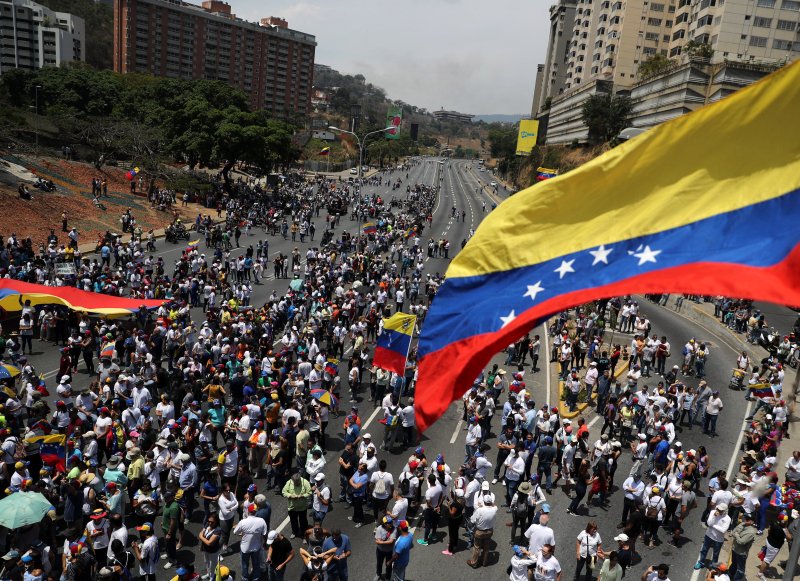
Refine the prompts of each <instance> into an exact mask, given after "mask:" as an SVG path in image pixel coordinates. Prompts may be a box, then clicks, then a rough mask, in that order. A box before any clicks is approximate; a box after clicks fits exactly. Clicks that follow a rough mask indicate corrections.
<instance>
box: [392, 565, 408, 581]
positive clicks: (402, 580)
mask: <svg viewBox="0 0 800 581" xmlns="http://www.w3.org/2000/svg"><path fill="white" fill-rule="evenodd" d="M392 581H406V565H403V566H399V565H395V566H394V567H392Z"/></svg>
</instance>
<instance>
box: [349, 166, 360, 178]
mask: <svg viewBox="0 0 800 581" xmlns="http://www.w3.org/2000/svg"><path fill="white" fill-rule="evenodd" d="M350 175H354V176H357V175H358V169H356V168H354V167H351V168H350Z"/></svg>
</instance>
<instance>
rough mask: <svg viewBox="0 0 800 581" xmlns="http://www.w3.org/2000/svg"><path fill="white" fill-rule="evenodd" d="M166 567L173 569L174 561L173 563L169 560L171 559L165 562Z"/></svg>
mask: <svg viewBox="0 0 800 581" xmlns="http://www.w3.org/2000/svg"><path fill="white" fill-rule="evenodd" d="M164 569H172V563H171V562H169V561H167V562H166V563H164Z"/></svg>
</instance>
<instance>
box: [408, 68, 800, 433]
mask: <svg viewBox="0 0 800 581" xmlns="http://www.w3.org/2000/svg"><path fill="white" fill-rule="evenodd" d="M798 103H800V62H799V63H795V64H793V65H789V66H786V67H784V68H782V69H780V70H778V71H777V72H775V73H773V74H772V75H770V76H768V77H767V78H765V79H764V80H762V81H760V82H758V83H755V84H753V85H751V86H749V87H747V88H745V89H742V90H741V91H738V92H737V93H735V94H733V95H732V96H729V97H726V98H725V99H723V100H721V101H718V102H716V103H713V104H711V105H708V106H706V107H703V108H701V109H699V110H697V111H695V112H693V113H690V114H688V115H684V116H682V117H679V118H677V119H674V120H672V121H669V122H667V123H664V124H662V125H659V126H658V127H655V128H653V129H650V130H648V131H647V132H645V133H643V134H641V135H639V136H638V137H636V138H634V139H631V140H630V141H627V142H625V143H623V144H621V145H619V146H617V147H615V148H614V149H612V150H610V151H608V152H606V153H605V154H603V155H602V156H600V157H597V158H595V159H593V160H592V161H590V162H588V163H586V164H584V165H582V166H581V167H579V168H577V169H575V170H573V171H571V172H569V173H567V174H565V175H561V176H559V177H558V178H557V179H553V180H546V181H544V182H541V183H538V184H536V185H534V186H532V187H530V188H528V189H526V190H524V191H522V192H519V193H517V194H516V195H515V196H513V197H511V198H509V199H507V200H505V201H504V202H503V203H502V204H501V205H500V206H499V207H498V208H497V209H496V210H495V211H493V212H492V213H491V214H489V215H488V217H487V218H486V219H485V220H484V221H483V222H482V223H481V225H480V226H479V228H478V229H477V231H476V233H475V235H474V236H473V237H472V239H470V241H469V242H468V243H467V245H466V246H465V247H464V249H463V250H462V251H461V252H460V253H459V254H458V255H457V256H456V258H455V259H454V260H453V261H452V263H451V264H450V266H449V268H448V270H447V278H446V280H445V282H444V284H443V285H442V286H441V287H440V289H439V292H438V294H437V296H436V298H435V300H434V301H433V304H432V306H431V310H430V312H429V314H428V316H427V318H426V320H425V327H424V330H423V332H422V335H421V338H420V343H419V360H418V362H419V377H418V382H417V387H416V390H415V397H414V406H415V408H416V418H417V425H418V427H419V428H420V430H425V429H426V428H428V427H429V426H430V425H431V424H432V423H433V422H435V421H436V420H437V419H438V418H439V417H440V416H441V415H442V414H443V413H444V412H445V410H447V408H448V407H449V405H450V403H451V402H453V401H455V400H457V399H458V398H460V397H461V396H462V395H463V393H464V392H465V391H466V390H467V389H468V388H469V387H470V386H471V385H472V383H473V381H474V380H475V378H476V377H477V376H478V375H479V373H480V372H481V371H482V369H483V368H484V367H485V366H486V364H487V363H488V362H489V361H490V360H491V358H492V356H493V355H494V354H495V353H498V352H499V351H500V350H502V349H504V348H506V347H507V346H508V345H509V344H510V343H512V342H514V341H516V340H517V339H518V338H519V337H521V336H523V335H524V334H525V333H526V332H527V331H529V330H531V329H532V328H533V327H534V326H535V325H536V324H537V323H538V322H541V321H543V320H546V318H547V317H548V316H550V315H552V314H554V313H557V312H559V311H562V310H564V309H566V308H569V307H572V306H575V305H578V304H582V303H586V302H588V301H592V300H595V299H599V298H604V297H612V296H618V295H623V294H629V293H661V292H676V293H691V294H700V295H717V294H719V295H725V296H732V297H746V298H751V299H756V300H765V301H772V302H776V303H779V304H800V244H798V242H800V139H798V135H800V115H798Z"/></svg>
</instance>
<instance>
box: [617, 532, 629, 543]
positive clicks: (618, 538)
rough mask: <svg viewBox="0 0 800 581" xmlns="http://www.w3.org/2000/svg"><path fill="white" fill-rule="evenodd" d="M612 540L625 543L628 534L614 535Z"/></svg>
mask: <svg viewBox="0 0 800 581" xmlns="http://www.w3.org/2000/svg"><path fill="white" fill-rule="evenodd" d="M614 540H615V541H621V542H623V543H626V542H628V535H626V534H625V533H620V534H618V535H617V536H616V537H614Z"/></svg>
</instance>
